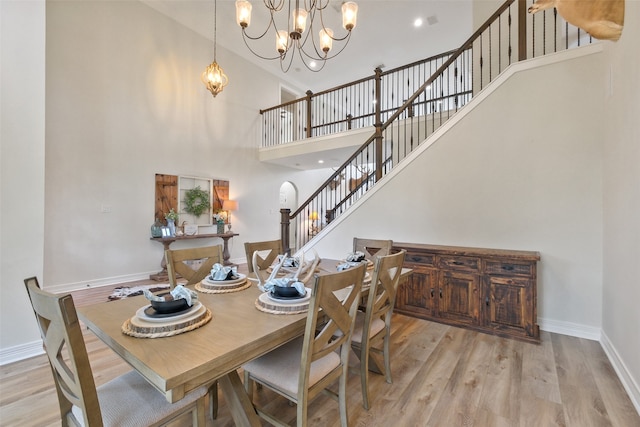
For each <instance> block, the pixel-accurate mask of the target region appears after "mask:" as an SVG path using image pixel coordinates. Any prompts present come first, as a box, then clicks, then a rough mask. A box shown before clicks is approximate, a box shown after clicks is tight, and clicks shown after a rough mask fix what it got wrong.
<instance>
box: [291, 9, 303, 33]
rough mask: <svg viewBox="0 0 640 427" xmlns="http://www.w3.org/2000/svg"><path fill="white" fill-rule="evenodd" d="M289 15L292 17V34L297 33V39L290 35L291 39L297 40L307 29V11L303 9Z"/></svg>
mask: <svg viewBox="0 0 640 427" xmlns="http://www.w3.org/2000/svg"><path fill="white" fill-rule="evenodd" d="M291 15H292V16H293V32H294V33H297V37H294V36H293V34H292V35H291V38H292V39H295V38H299V37H300V35H301V34H302V33H304V30H305V29H306V28H307V11H306V10H304V9H295V10H294V11H293V12H291Z"/></svg>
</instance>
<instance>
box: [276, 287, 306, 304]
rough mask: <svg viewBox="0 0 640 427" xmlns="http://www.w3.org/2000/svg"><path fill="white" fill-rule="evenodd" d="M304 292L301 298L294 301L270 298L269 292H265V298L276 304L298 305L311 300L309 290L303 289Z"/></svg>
mask: <svg viewBox="0 0 640 427" xmlns="http://www.w3.org/2000/svg"><path fill="white" fill-rule="evenodd" d="M304 289H305V290H306V292H307V293H306V294H305V295H304V296H303V297H302V298H295V299H279V298H275V297H273V296H271V292H265V295H266V296H267V298H269V299H270V300H271V301H273V302H277V303H280V304H300V303H301V302H307V301H309V300H310V299H311V288H304Z"/></svg>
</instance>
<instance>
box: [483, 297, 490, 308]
mask: <svg viewBox="0 0 640 427" xmlns="http://www.w3.org/2000/svg"><path fill="white" fill-rule="evenodd" d="M484 303H485V304H486V305H487V307H489V297H486V298H485V299H484Z"/></svg>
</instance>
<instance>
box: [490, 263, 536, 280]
mask: <svg viewBox="0 0 640 427" xmlns="http://www.w3.org/2000/svg"><path fill="white" fill-rule="evenodd" d="M534 268H535V264H534V263H531V262H510V261H498V260H495V261H494V260H486V261H485V266H484V270H485V273H487V274H507V275H509V276H513V275H516V276H527V277H531V276H533V272H534Z"/></svg>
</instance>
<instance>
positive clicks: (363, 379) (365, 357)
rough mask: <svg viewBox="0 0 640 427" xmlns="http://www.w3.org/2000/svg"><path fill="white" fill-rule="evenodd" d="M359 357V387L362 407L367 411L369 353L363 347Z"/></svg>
mask: <svg viewBox="0 0 640 427" xmlns="http://www.w3.org/2000/svg"><path fill="white" fill-rule="evenodd" d="M360 351H361V355H360V385H361V388H362V406H363V407H364V409H366V410H367V411H368V410H369V351H368V347H367V346H365V345H363V346H362V348H361V350H360Z"/></svg>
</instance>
